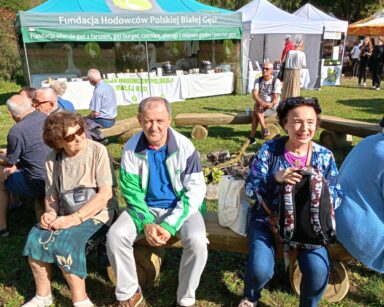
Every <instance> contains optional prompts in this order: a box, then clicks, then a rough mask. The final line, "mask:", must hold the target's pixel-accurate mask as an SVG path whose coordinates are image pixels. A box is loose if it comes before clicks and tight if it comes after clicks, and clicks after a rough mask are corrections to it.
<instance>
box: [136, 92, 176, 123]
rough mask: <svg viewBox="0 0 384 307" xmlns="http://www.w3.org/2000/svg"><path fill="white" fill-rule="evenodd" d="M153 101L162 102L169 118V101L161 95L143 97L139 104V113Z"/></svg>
mask: <svg viewBox="0 0 384 307" xmlns="http://www.w3.org/2000/svg"><path fill="white" fill-rule="evenodd" d="M155 101H160V102H162V103H163V104H164V106H165V108H166V109H167V112H168V115H169V118H171V105H170V103H169V101H168V100H167V99H165V98H162V97H156V96H153V97H148V98H145V99H144V100H142V101H141V102H140V104H139V115H140V114H141V113H142V112H143V111H144V110H145V109H146V108H147V107H148V106H149V105H150V104H151V103H152V102H155Z"/></svg>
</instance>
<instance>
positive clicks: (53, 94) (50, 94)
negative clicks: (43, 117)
mask: <svg viewBox="0 0 384 307" xmlns="http://www.w3.org/2000/svg"><path fill="white" fill-rule="evenodd" d="M41 92H45V95H46V96H48V97H49V99H52V102H53V103H55V104H57V94H56V92H55V91H54V90H53V89H52V88H51V87H42V88H39V89H38V90H36V92H35V94H34V95H33V97H36V96H37V95H38V94H39V93H41Z"/></svg>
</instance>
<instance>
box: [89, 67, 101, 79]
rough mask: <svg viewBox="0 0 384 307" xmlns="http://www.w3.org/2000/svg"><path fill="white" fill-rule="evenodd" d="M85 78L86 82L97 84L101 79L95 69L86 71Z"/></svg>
mask: <svg viewBox="0 0 384 307" xmlns="http://www.w3.org/2000/svg"><path fill="white" fill-rule="evenodd" d="M87 77H88V80H90V81H93V82H99V81H100V80H101V79H102V77H101V73H100V71H98V70H97V69H96V68H91V69H90V70H88V73H87Z"/></svg>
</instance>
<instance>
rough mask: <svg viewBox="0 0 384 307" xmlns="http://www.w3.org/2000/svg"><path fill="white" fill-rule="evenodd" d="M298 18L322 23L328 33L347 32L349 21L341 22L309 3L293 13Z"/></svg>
mask: <svg viewBox="0 0 384 307" xmlns="http://www.w3.org/2000/svg"><path fill="white" fill-rule="evenodd" d="M293 14H294V15H296V16H299V17H301V18H305V19H308V20H313V21H322V22H323V24H324V27H325V31H328V32H344V33H346V32H347V29H348V21H344V20H340V19H337V18H335V17H332V16H330V15H327V14H326V13H324V12H323V11H320V10H319V9H318V8H316V7H314V6H313V5H312V4H310V3H307V4H305V5H304V6H302V7H301V8H299V9H298V10H297V11H296V12H294V13H293Z"/></svg>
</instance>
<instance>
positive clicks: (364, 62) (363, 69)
mask: <svg viewBox="0 0 384 307" xmlns="http://www.w3.org/2000/svg"><path fill="white" fill-rule="evenodd" d="M367 66H368V59H366V58H363V57H362V58H361V59H360V69H359V84H361V79H363V82H366V81H367Z"/></svg>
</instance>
